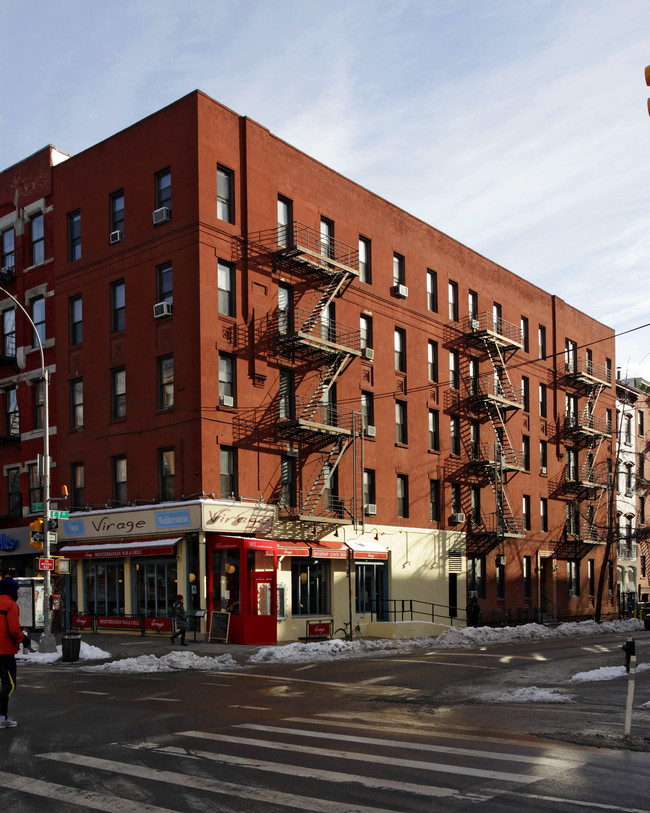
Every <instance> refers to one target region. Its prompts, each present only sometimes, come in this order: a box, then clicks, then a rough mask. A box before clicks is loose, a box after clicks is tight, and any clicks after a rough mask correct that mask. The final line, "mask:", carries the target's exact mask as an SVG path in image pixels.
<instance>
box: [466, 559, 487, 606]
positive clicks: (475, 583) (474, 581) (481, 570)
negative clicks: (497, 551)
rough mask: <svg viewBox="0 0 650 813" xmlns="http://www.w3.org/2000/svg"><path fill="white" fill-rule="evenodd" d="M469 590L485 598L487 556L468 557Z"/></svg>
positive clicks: (478, 596)
mask: <svg viewBox="0 0 650 813" xmlns="http://www.w3.org/2000/svg"><path fill="white" fill-rule="evenodd" d="M467 590H468V591H469V593H470V594H471V593H476V597H477V598H485V556H468V557H467Z"/></svg>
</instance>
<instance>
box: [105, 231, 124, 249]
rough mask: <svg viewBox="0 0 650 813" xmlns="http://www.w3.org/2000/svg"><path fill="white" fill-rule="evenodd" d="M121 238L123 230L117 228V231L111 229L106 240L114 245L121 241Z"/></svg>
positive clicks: (122, 238) (122, 237)
mask: <svg viewBox="0 0 650 813" xmlns="http://www.w3.org/2000/svg"><path fill="white" fill-rule="evenodd" d="M122 240H124V232H123V231H120V230H119V229H118V230H117V231H112V232H111V236H110V237H109V238H108V242H109V243H110V244H111V245H112V246H114V245H115V243H121V242H122Z"/></svg>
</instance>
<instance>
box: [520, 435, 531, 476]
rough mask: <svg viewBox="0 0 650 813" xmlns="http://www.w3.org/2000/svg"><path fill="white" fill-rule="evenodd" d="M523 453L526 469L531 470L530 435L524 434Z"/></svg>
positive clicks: (522, 441) (522, 439) (522, 440)
mask: <svg viewBox="0 0 650 813" xmlns="http://www.w3.org/2000/svg"><path fill="white" fill-rule="evenodd" d="M521 453H522V457H523V463H524V469H525V470H526V471H530V437H529V436H528V435H522V438H521Z"/></svg>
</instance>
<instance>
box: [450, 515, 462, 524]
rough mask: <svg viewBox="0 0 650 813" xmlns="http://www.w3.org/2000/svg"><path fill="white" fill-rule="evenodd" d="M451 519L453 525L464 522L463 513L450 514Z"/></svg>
mask: <svg viewBox="0 0 650 813" xmlns="http://www.w3.org/2000/svg"><path fill="white" fill-rule="evenodd" d="M451 521H452V523H453V524H454V525H460V524H461V523H463V522H465V514H463V513H462V512H459V513H458V514H452V515H451Z"/></svg>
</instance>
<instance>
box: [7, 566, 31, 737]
mask: <svg viewBox="0 0 650 813" xmlns="http://www.w3.org/2000/svg"><path fill="white" fill-rule="evenodd" d="M18 587H19V585H18V582H16V581H15V580H14V579H11V578H9V577H8V576H7V577H5V578H4V579H0V728H14V727H15V726H16V725H17V723H16V721H15V720H10V719H9V712H8V709H9V696H10V695H11V694H12V693H13V691H14V689H15V688H16V653H17V652H18V647H19V644H22V645H23V646H26V647H28V648H29V647H31V644H32V642H31V640H30V639H29V637H28V636H27V635H25V633H24V632H23V631H22V630H21V629H20V611H19V609H18V604H17V601H18Z"/></svg>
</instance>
